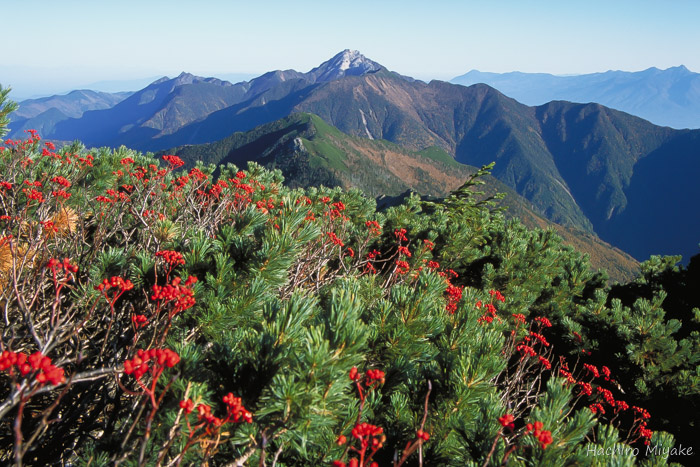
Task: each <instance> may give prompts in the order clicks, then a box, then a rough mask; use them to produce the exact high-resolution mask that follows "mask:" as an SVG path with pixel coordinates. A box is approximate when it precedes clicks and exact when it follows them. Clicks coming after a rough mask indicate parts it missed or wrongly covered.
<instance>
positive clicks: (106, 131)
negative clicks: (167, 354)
mask: <svg viewBox="0 0 700 467" xmlns="http://www.w3.org/2000/svg"><path fill="white" fill-rule="evenodd" d="M300 112H305V113H309V114H313V115H317V116H318V117H320V119H321V120H323V121H324V122H325V123H326V124H328V125H331V126H333V127H335V128H337V129H338V130H340V132H342V133H345V134H346V135H352V136H355V137H358V138H364V139H365V140H387V141H389V142H392V143H394V144H395V145H398V146H400V147H401V148H403V149H402V151H406V152H405V153H403V154H407V153H412V157H414V156H415V153H418V152H420V151H425V150H428V148H439V149H440V150H441V151H444V152H445V153H447V154H448V155H449V156H450V157H451V158H453V160H454V161H456V162H459V163H462V164H466V165H471V166H477V167H478V166H482V165H485V164H488V163H490V162H492V161H496V166H495V169H494V171H493V175H494V176H495V177H496V178H497V179H499V180H500V181H502V182H503V183H504V184H505V185H507V186H508V187H510V188H511V189H513V190H514V191H515V192H517V193H518V194H520V195H522V196H523V197H525V198H526V199H528V200H529V201H530V202H531V203H532V205H534V207H535V209H536V210H537V212H538V213H540V214H541V215H544V216H546V217H547V218H548V219H550V220H552V221H554V222H557V223H559V224H562V225H564V226H568V227H572V228H576V229H580V230H582V231H584V232H588V233H589V234H593V233H596V234H598V235H600V237H601V238H602V239H603V240H607V241H609V242H610V243H612V244H613V245H615V246H617V247H619V248H621V249H622V250H624V251H626V252H628V253H630V254H632V255H633V256H634V257H636V258H637V259H645V258H647V257H648V256H649V255H651V254H682V255H683V256H684V257H685V258H686V259H687V258H690V256H692V255H694V254H696V253H697V250H698V247H697V245H698V241H699V240H700V235H699V234H698V232H700V216H698V214H697V209H694V208H693V204H694V201H695V200H697V199H700V187H699V185H698V184H697V183H696V182H695V179H697V176H698V175H700V141H699V138H700V130H673V129H671V128H667V127H659V126H656V125H653V124H651V123H649V122H648V121H645V120H642V119H641V118H638V117H634V116H632V115H629V114H626V113H624V112H620V111H616V110H612V109H610V108H607V107H604V106H602V105H599V104H576V103H571V102H563V101H556V102H550V103H547V104H544V105H540V106H537V107H530V106H526V105H523V104H521V103H519V102H517V101H516V100H514V99H511V98H509V97H506V96H505V95H503V94H501V93H500V92H499V91H497V90H495V89H493V88H491V87H489V86H487V85H483V84H477V85H473V86H469V87H464V86H460V85H455V84H450V83H446V82H440V81H432V82H430V83H428V84H426V83H423V82H420V81H415V80H412V79H410V78H407V77H404V76H401V75H399V74H397V73H394V72H390V71H389V70H387V69H386V68H384V67H382V66H381V65H379V64H377V63H376V62H373V61H371V60H368V59H366V58H365V57H363V56H362V55H360V54H359V53H357V52H351V51H344V52H341V53H340V54H338V55H337V56H335V57H333V58H332V59H330V60H329V61H327V62H325V63H323V64H322V65H320V66H319V67H317V68H315V69H313V70H311V71H309V72H308V73H300V72H296V71H293V70H287V71H275V72H270V73H267V74H265V75H262V76H260V77H259V78H255V79H253V80H251V81H248V82H243V83H237V84H231V83H227V82H223V81H219V80H213V79H204V78H197V77H192V76H191V75H184V74H183V75H181V76H180V77H178V78H176V79H174V80H167V79H163V80H160V81H157V82H155V83H153V84H152V85H150V86H148V87H147V88H145V89H143V90H141V91H139V92H136V93H134V94H133V95H131V96H129V97H128V98H126V99H124V100H123V101H121V102H119V103H118V104H116V105H114V106H113V107H111V108H109V109H105V110H93V111H88V112H85V113H84V114H83V115H82V116H81V117H80V118H75V119H67V120H63V121H60V122H58V123H56V124H55V125H54V126H53V129H52V132H51V133H49V134H45V137H48V138H51V139H56V140H68V141H70V140H73V139H76V138H77V139H81V140H83V141H84V142H85V143H86V144H88V145H91V146H102V145H107V146H118V145H120V144H125V145H127V146H130V147H133V148H136V149H140V150H146V151H160V150H167V149H168V148H174V147H181V146H184V145H198V144H204V143H212V142H214V141H218V140H222V139H224V138H227V137H230V138H233V139H236V138H243V136H241V135H238V136H236V135H234V136H230V135H232V134H233V133H235V132H246V131H249V130H252V129H254V128H256V127H259V126H260V125H264V124H270V123H272V122H278V121H281V119H285V118H287V117H289V116H290V115H292V114H295V113H300ZM305 118H313V117H305ZM288 123H289V122H286V123H276V124H277V125H281V126H283V127H285V126H286V125H287V124H288ZM273 125H275V124H273ZM314 127H315V128H318V125H316V124H314ZM298 132H299V133H298V134H297V135H295V136H292V135H291V133H285V135H287V136H286V139H284V138H282V139H276V138H275V137H273V136H268V137H266V139H264V140H259V139H255V138H253V137H252V136H250V135H249V136H246V138H252V140H251V141H248V142H247V143H245V144H242V145H241V146H240V147H239V148H238V149H236V150H235V151H233V153H231V154H229V152H231V150H229V151H226V157H229V159H228V160H226V158H224V157H222V158H221V161H224V162H226V161H229V160H230V161H231V162H236V163H240V162H242V161H243V159H245V158H250V159H258V158H261V157H262V158H268V159H266V161H267V162H270V161H275V162H274V165H276V166H279V167H283V168H284V164H287V167H286V169H285V170H286V171H287V173H290V172H289V171H290V170H295V169H293V167H297V166H298V167H300V168H298V170H300V171H301V172H303V173H298V174H296V175H297V176H300V175H302V178H300V179H299V180H301V181H300V183H302V184H304V183H306V182H305V181H304V180H306V179H305V178H304V177H307V178H308V180H312V179H313V180H319V181H323V180H325V182H324V183H333V184H340V185H346V184H348V183H349V184H352V185H355V186H361V185H364V187H365V189H369V192H370V193H376V192H380V191H381V190H386V189H388V187H389V186H395V187H396V188H397V189H398V188H399V187H400V186H401V187H411V188H413V189H416V188H414V187H413V186H411V185H412V184H413V185H414V186H415V187H418V186H419V185H416V183H418V180H420V177H418V176H417V175H416V174H417V173H418V172H417V170H418V169H417V167H413V169H414V170H413V171H412V172H411V171H410V170H404V172H405V174H403V173H397V170H396V169H392V168H391V167H390V165H391V164H389V163H386V162H385V161H384V162H382V161H380V159H377V158H376V157H375V158H373V157H370V156H369V155H367V154H365V155H363V156H362V158H360V157H359V156H357V153H358V152H359V153H361V152H362V151H367V150H368V149H367V147H366V146H363V144H364V143H362V144H361V143H358V142H357V141H360V140H359V139H357V138H355V139H352V140H348V141H353V143H352V145H354V146H355V148H354V149H348V148H350V146H349V144H350V143H348V142H347V141H346V142H345V143H344V144H345V146H342V145H341V147H340V148H338V147H333V150H332V151H331V152H328V151H326V150H327V149H328V148H329V147H331V146H332V145H328V144H325V145H318V144H316V145H315V146H314V144H309V143H308V142H309V141H313V138H310V137H309V136H308V135H306V136H305V135H304V134H302V133H304V131H303V130H301V129H299V130H298ZM292 133H293V132H292ZM329 134H330V133H329ZM336 134H337V133H336ZM336 139H337V138H336ZM253 140H254V141H253ZM304 140H306V142H305V141H304ZM321 140H323V138H321ZM253 143H254V144H253ZM267 143H269V145H267ZM381 144H387V143H381ZM246 145H248V146H247V149H245V150H243V149H241V148H243V147H245V146H246ZM290 145H291V146H290ZM295 145H296V146H295ZM224 146H226V145H225V144H223V145H222V146H220V149H217V150H220V151H223V149H221V148H223V147H224ZM282 147H284V148H286V149H285V151H287V152H286V153H288V154H289V153H292V154H297V155H296V156H295V157H296V158H297V159H295V158H292V159H289V158H287V159H284V158H282V159H284V160H282V159H280V158H279V157H278V156H277V155H276V154H281V152H280V151H281V148H282ZM290 147H291V148H292V149H293V148H294V147H297V148H301V147H303V148H304V149H305V151H306V152H303V151H302V152H299V151H297V152H295V151H291V152H289V148H290ZM207 148H208V149H207V150H212V149H214V148H217V146H216V145H213V146H208V147H207ZM253 148H255V151H258V152H257V153H256V152H255V151H253ZM184 150H185V149H179V150H178V151H184ZM187 150H189V151H195V152H199V153H200V154H204V152H205V151H203V150H201V151H200V150H197V149H187ZM334 151H336V152H334ZM353 151H355V152H353ZM430 151H432V150H430ZM302 154H303V156H302ZM299 157H301V159H302V160H299V159H298V158H299ZM353 158H355V159H356V160H357V161H359V160H363V161H364V162H363V163H365V164H368V167H369V169H368V170H365V171H363V173H364V174H365V175H363V177H370V175H371V177H370V178H366V179H365V180H358V177H355V179H353V178H352V177H353V175H352V172H353V171H350V170H346V169H344V168H343V167H346V168H347V167H348V164H349V166H353V167H355V168H356V167H357V166H358V164H357V163H349V162H348V161H349V160H351V159H353ZM401 160H404V161H408V159H401ZM412 160H415V161H418V160H421V161H423V159H417V158H415V157H414V158H413V159H412ZM378 161H380V162H381V163H378ZM299 163H300V164H301V165H299ZM441 163H447V162H446V161H443V162H441ZM382 164H384V165H382ZM406 164H413V162H406ZM421 164H428V165H424V166H422V167H421V170H424V171H425V173H424V174H423V176H424V177H432V176H434V175H431V172H430V171H429V170H427V168H428V167H429V163H428V162H425V161H423V162H421ZM329 167H330V168H331V169H332V170H329ZM430 167H431V170H433V169H434V166H430ZM402 169H404V168H403V167H402ZM353 170H355V169H353ZM435 170H437V169H435ZM451 170H452V169H451ZM409 172H411V175H410V177H409V176H408V175H406V174H408V173H409ZM382 173H383V174H384V175H385V176H384V175H381V174H382ZM432 173H433V174H434V173H437V172H432ZM452 173H453V174H454V175H457V174H459V172H458V171H457V169H453V170H452ZM324 177H326V178H324ZM343 177H345V178H343ZM407 177H408V178H407ZM411 177H413V179H412V180H413V181H411V182H409V179H410V178H411ZM380 179H381V180H380ZM446 180H447V179H445V182H444V185H443V189H444V190H447V191H449V186H450V185H449V183H447V181H446ZM400 182H403V185H401V183H400ZM414 182H415V183H414ZM441 183H442V182H441ZM433 185H435V184H433ZM368 187H369V188H368ZM418 189H420V188H418Z"/></svg>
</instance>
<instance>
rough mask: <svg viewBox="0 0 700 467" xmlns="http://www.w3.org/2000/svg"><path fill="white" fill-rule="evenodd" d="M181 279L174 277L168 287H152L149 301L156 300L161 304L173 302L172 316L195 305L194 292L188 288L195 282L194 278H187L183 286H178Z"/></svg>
mask: <svg viewBox="0 0 700 467" xmlns="http://www.w3.org/2000/svg"><path fill="white" fill-rule="evenodd" d="M181 282H182V278H180V277H176V278H175V279H173V280H172V282H171V283H170V284H168V285H164V286H162V287H161V286H159V285H154V286H153V295H151V300H158V301H162V302H173V310H172V312H171V314H172V315H173V316H174V315H176V314H177V313H180V312H181V311H184V310H187V309H188V308H191V307H192V306H194V304H195V303H196V301H195V298H194V291H192V289H191V288H190V286H192V285H193V284H194V283H196V282H197V278H196V277H194V276H189V277H188V278H187V280H186V281H185V285H180V283H181Z"/></svg>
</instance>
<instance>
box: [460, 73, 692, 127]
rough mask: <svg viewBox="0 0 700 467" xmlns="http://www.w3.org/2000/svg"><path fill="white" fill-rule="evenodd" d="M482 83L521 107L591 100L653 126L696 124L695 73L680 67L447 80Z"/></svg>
mask: <svg viewBox="0 0 700 467" xmlns="http://www.w3.org/2000/svg"><path fill="white" fill-rule="evenodd" d="M451 82H452V83H454V84H461V85H464V86H471V85H472V84H477V83H484V84H488V85H489V86H492V87H494V88H496V89H498V90H499V91H501V92H502V93H503V94H505V95H507V96H509V97H512V98H513V99H516V100H518V101H519V102H522V103H523V104H527V105H542V104H546V103H547V102H550V101H554V100H566V101H572V102H597V103H599V104H603V105H605V106H607V107H612V108H614V109H617V110H622V111H624V112H629V113H631V114H633V115H637V116H638V117H642V118H644V119H645V120H649V121H650V122H653V123H655V124H657V125H663V126H670V127H673V128H700V73H694V72H692V71H690V70H688V69H687V68H686V67H684V66H683V65H681V66H677V67H672V68H668V69H666V70H659V69H658V68H653V67H652V68H649V69H647V70H643V71H637V72H628V71H606V72H605V73H590V74H584V75H576V76H556V75H550V74H547V73H520V72H517V71H516V72H511V73H484V72H480V71H477V70H472V71H470V72H469V73H466V74H464V75H461V76H457V77H456V78H453V79H452V80H451Z"/></svg>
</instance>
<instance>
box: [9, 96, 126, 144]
mask: <svg viewBox="0 0 700 467" xmlns="http://www.w3.org/2000/svg"><path fill="white" fill-rule="evenodd" d="M131 94H132V93H131V92H118V93H108V92H98V91H90V90H86V89H83V90H79V91H71V92H69V93H68V94H65V95H61V96H50V97H42V98H39V99H28V100H25V101H22V102H21V105H20V107H19V108H18V109H17V110H16V111H15V112H14V113H13V114H12V123H11V125H10V130H11V133H10V136H11V137H14V138H21V137H22V136H24V134H23V132H24V130H28V129H35V130H37V131H39V132H40V134H42V135H50V134H53V132H54V128H55V126H56V124H57V123H58V122H61V121H63V120H68V119H69V118H80V117H81V116H82V115H83V113H85V112H86V111H88V110H104V109H109V108H112V107H114V106H115V105H117V104H118V103H119V102H121V101H123V100H124V99H126V98H127V97H129V96H130V95H131Z"/></svg>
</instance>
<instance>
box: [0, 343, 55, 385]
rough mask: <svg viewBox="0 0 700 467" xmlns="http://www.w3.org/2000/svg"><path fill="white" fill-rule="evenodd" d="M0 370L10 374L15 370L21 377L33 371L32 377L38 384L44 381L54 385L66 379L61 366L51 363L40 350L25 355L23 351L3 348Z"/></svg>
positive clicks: (0, 356)
mask: <svg viewBox="0 0 700 467" xmlns="http://www.w3.org/2000/svg"><path fill="white" fill-rule="evenodd" d="M0 371H7V372H8V373H9V374H10V375H11V376H13V375H14V372H15V371H17V372H18V373H19V374H20V375H21V376H23V377H24V376H27V375H28V374H30V373H35V376H34V379H35V380H36V382H37V383H38V384H39V385H40V386H43V385H44V384H46V383H49V384H52V385H54V386H56V385H59V384H61V383H63V382H64V381H65V380H66V378H65V374H64V371H63V368H58V367H57V366H55V365H53V364H52V363H51V359H50V358H49V357H47V356H46V355H44V354H42V353H41V352H34V353H33V354H31V355H29V356H27V354H25V353H24V352H13V351H11V350H5V351H3V352H2V354H0Z"/></svg>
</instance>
